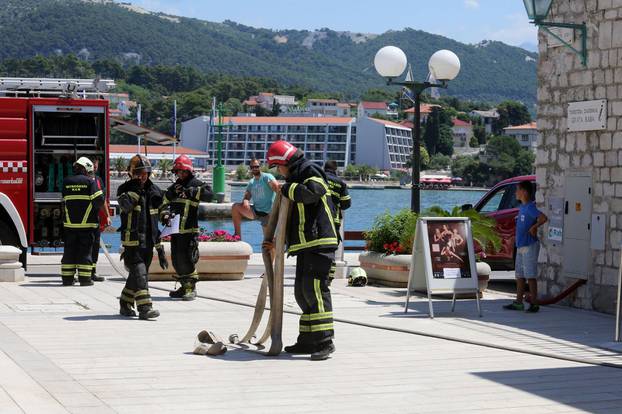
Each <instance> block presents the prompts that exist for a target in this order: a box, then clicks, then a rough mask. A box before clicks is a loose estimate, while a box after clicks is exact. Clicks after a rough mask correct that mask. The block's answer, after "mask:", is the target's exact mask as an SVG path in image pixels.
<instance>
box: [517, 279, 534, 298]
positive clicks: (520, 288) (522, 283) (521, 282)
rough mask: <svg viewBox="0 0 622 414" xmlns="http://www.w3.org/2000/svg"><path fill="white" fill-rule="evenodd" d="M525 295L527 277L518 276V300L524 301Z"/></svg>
mask: <svg viewBox="0 0 622 414" xmlns="http://www.w3.org/2000/svg"><path fill="white" fill-rule="evenodd" d="M534 281H535V279H534ZM529 287H531V279H530V280H529ZM523 296H525V279H524V278H522V277H518V278H516V302H517V303H523Z"/></svg>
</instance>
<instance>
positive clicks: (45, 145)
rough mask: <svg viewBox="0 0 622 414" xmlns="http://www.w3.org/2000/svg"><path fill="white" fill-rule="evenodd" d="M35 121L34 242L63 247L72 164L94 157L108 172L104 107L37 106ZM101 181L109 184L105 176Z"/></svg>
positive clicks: (40, 245)
mask: <svg viewBox="0 0 622 414" xmlns="http://www.w3.org/2000/svg"><path fill="white" fill-rule="evenodd" d="M32 122H33V125H32V128H33V129H32V131H33V146H34V148H33V155H34V166H35V168H34V175H33V181H34V183H33V184H34V185H33V187H34V189H35V198H34V214H33V219H34V223H33V224H34V240H33V241H34V244H35V245H37V246H39V247H61V246H62V229H63V219H64V212H63V210H62V209H63V206H62V202H61V201H62V187H63V180H64V179H65V177H67V176H70V175H73V163H74V161H75V160H76V159H77V158H79V157H82V156H85V157H88V158H90V159H91V160H92V159H93V158H94V157H98V158H99V160H100V162H101V164H102V167H101V168H100V170H103V171H105V168H103V166H104V165H105V163H107V160H106V159H105V157H104V155H105V145H106V138H105V137H106V124H105V122H106V116H105V108H104V107H88V106H81V107H67V108H58V107H56V106H54V107H48V106H34V107H33V121H32ZM99 173H100V175H101V171H100V172H99ZM102 181H103V182H104V183H106V181H107V179H106V177H102ZM104 185H105V184H104Z"/></svg>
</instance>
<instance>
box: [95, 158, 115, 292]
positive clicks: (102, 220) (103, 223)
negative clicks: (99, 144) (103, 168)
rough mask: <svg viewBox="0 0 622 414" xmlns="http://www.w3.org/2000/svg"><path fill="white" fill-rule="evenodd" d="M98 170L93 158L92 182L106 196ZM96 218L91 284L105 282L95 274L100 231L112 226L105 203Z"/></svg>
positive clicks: (96, 160)
mask: <svg viewBox="0 0 622 414" xmlns="http://www.w3.org/2000/svg"><path fill="white" fill-rule="evenodd" d="M98 170H99V159H98V158H94V159H93V174H92V177H93V180H95V183H96V184H97V189H98V190H102V192H103V193H104V194H106V188H105V187H104V184H103V182H102V180H101V178H100V176H99V175H98V174H97V172H98ZM98 218H99V225H98V226H97V227H96V228H95V229H93V250H92V251H91V259H92V262H93V272H92V273H91V280H93V282H103V281H104V280H106V278H105V277H103V276H99V275H98V274H97V259H98V258H99V247H100V239H101V229H102V228H105V227H108V226H110V225H111V224H112V219H111V218H110V208H109V205H108V202H107V201H106V202H104V204H103V205H102V207H101V209H100V210H99V214H98Z"/></svg>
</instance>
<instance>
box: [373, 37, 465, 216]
mask: <svg viewBox="0 0 622 414" xmlns="http://www.w3.org/2000/svg"><path fill="white" fill-rule="evenodd" d="M407 64H408V59H407V58H406V54H405V53H404V52H403V51H402V50H401V49H400V48H398V47H395V46H385V47H383V48H382V49H380V50H379V51H378V53H376V57H375V58H374V66H375V67H376V71H378V73H379V74H380V76H382V77H384V78H386V79H387V84H388V85H400V86H405V87H406V88H408V89H410V90H411V91H412V94H413V97H414V101H415V119H414V123H413V124H414V125H413V128H412V137H413V153H412V184H411V185H412V191H411V200H410V208H411V210H412V211H414V212H415V213H419V212H420V211H421V184H420V182H419V181H420V171H421V94H422V93H423V91H425V90H426V89H428V88H446V87H447V82H448V81H450V80H453V79H455V77H456V76H458V73H459V72H460V59H458V56H456V54H455V53H453V52H451V51H449V50H439V51H438V52H436V53H434V54H433V55H432V57H430V60H429V61H428V68H429V70H430V74H431V75H432V77H433V78H434V79H436V80H437V81H436V83H433V82H428V81H425V82H415V81H414V80H412V79H410V77H408V78H407V79H406V80H404V81H402V82H399V81H395V80H394V79H395V78H396V77H398V76H400V75H401V74H402V73H404V70H405V69H406V65H407Z"/></svg>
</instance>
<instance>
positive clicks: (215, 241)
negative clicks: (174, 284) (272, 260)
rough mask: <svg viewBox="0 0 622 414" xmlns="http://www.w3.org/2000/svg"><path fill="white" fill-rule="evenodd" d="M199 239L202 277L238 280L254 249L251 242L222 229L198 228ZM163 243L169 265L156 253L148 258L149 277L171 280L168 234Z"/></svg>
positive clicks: (199, 270) (199, 265)
mask: <svg viewBox="0 0 622 414" xmlns="http://www.w3.org/2000/svg"><path fill="white" fill-rule="evenodd" d="M198 240H199V262H198V263H197V265H196V267H197V272H198V273H199V278H200V279H201V280H241V279H243V278H244V272H245V271H246V268H247V267H248V261H249V260H250V257H251V254H252V253H253V249H252V247H251V246H250V244H248V243H246V242H243V241H241V240H240V237H239V236H233V235H231V234H230V233H228V232H226V231H225V230H216V231H213V232H208V231H207V230H206V229H204V228H201V229H200V233H199V236H198ZM162 246H163V247H164V251H165V253H166V257H167V259H168V261H169V268H168V269H166V270H164V269H162V268H161V267H160V264H159V263H158V260H157V257H154V259H153V260H152V262H151V266H150V268H149V275H150V279H151V280H173V275H174V274H175V269H173V266H172V261H171V243H170V237H165V238H163V239H162Z"/></svg>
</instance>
